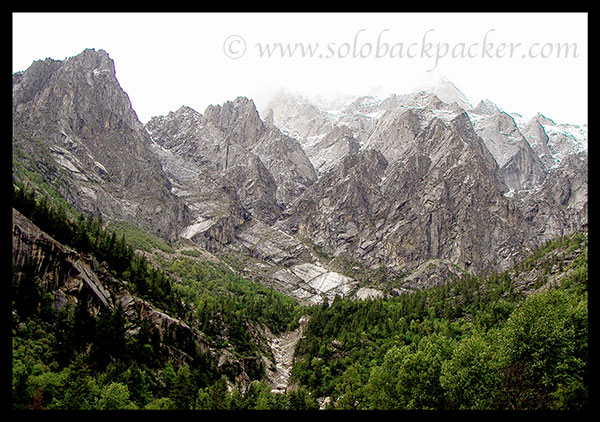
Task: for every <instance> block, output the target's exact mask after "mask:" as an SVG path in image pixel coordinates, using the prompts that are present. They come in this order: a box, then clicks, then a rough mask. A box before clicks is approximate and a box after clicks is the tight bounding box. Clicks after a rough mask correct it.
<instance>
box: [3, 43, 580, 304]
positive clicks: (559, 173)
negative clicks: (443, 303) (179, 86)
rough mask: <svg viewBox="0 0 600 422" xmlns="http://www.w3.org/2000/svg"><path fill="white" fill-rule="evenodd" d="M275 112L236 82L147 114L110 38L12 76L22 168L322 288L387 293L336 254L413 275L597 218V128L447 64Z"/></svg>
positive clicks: (23, 175)
mask: <svg viewBox="0 0 600 422" xmlns="http://www.w3.org/2000/svg"><path fill="white" fill-rule="evenodd" d="M262 115H263V116H265V117H264V119H261V115H260V114H259V112H258V111H257V109H256V107H255V105H254V103H253V101H252V100H250V99H248V98H244V97H238V98H236V99H235V100H232V101H227V102H225V103H224V104H221V105H211V106H209V107H207V109H206V110H205V111H204V113H203V114H201V113H199V112H197V111H195V110H193V109H191V108H189V107H181V108H179V109H178V110H176V111H173V112H171V113H169V114H167V115H166V116H158V117H154V118H152V119H151V120H150V121H149V122H148V123H147V124H146V125H142V124H141V123H140V122H139V121H138V119H137V117H136V115H135V112H134V111H133V110H132V109H131V104H130V102H129V99H128V98H127V95H126V94H125V93H124V92H123V91H122V90H121V88H120V86H119V85H118V82H117V80H116V77H115V68H114V64H113V62H112V60H110V58H109V57H108V55H107V54H106V53H105V52H103V51H94V50H86V51H84V52H83V53H81V54H80V55H78V56H76V57H73V58H70V59H68V60H65V61H62V62H59V61H54V60H50V59H47V60H45V61H39V62H35V63H34V64H33V65H32V66H31V68H29V69H28V70H27V71H25V72H21V73H17V74H15V75H13V147H14V148H13V163H15V167H14V168H15V172H14V174H15V178H16V179H21V180H29V181H38V180H41V181H42V185H41V186H42V187H41V188H42V189H45V188H46V187H48V186H51V187H52V188H53V189H55V190H56V191H57V192H58V193H59V194H60V195H62V196H63V197H64V198H65V199H66V200H67V201H68V202H69V203H71V204H72V205H74V206H75V207H76V208H78V209H81V210H86V211H91V212H94V213H102V214H103V215H105V216H107V217H109V218H115V219H125V220H129V221H132V222H134V223H136V224H138V225H140V226H141V227H142V228H144V229H147V230H149V231H151V232H152V233H154V234H158V235H159V236H160V237H163V238H165V239H168V240H176V239H181V238H184V239H189V240H191V241H193V242H195V243H197V244H199V245H201V246H203V247H206V248H207V249H210V250H211V251H212V252H215V253H220V252H222V253H232V254H237V256H240V257H243V261H244V266H245V268H244V270H245V271H247V272H249V273H250V275H252V276H258V277H260V279H261V280H263V282H265V283H266V284H268V285H270V286H272V287H274V288H276V289H278V290H280V291H282V292H284V293H285V294H288V295H290V296H292V297H295V298H296V299H298V300H300V301H303V302H308V303H320V302H321V301H323V300H325V299H328V300H329V299H332V298H333V297H335V295H342V296H349V297H356V298H366V297H373V296H375V297H377V296H379V295H381V292H380V291H374V290H373V289H372V288H371V287H372V286H365V285H361V286H359V285H358V283H357V282H356V281H355V280H353V279H352V278H349V277H347V276H346V275H344V274H340V273H338V272H336V271H334V270H332V268H330V267H329V265H330V263H331V262H330V261H331V259H332V258H333V257H336V256H338V255H344V256H347V257H350V258H353V259H356V260H358V261H360V262H361V263H362V264H364V265H366V266H368V267H377V266H381V265H383V266H386V267H391V268H392V269H393V270H395V271H396V270H397V271H401V272H404V273H409V272H413V274H412V275H409V276H407V278H406V280H405V290H406V289H408V290H411V289H414V288H424V287H428V286H431V285H435V284H439V283H440V282H441V281H440V280H442V281H443V279H445V278H447V277H449V276H450V275H451V274H453V273H456V271H458V272H460V271H465V270H466V271H473V272H482V271H486V270H497V269H504V268H507V267H509V266H511V265H512V264H514V262H515V261H516V260H518V259H519V258H520V257H523V256H525V255H526V254H527V253H528V252H529V251H530V250H531V249H533V248H535V247H536V246H537V245H539V244H540V243H541V242H543V241H544V240H547V239H550V238H552V237H555V236H559V235H562V234H565V233H568V232H570V231H574V230H581V229H586V228H587V220H588V219H587V196H588V195H587V127H586V126H582V127H579V126H574V125H561V124H556V123H555V122H553V121H552V120H550V119H548V118H546V117H544V116H542V115H537V116H535V117H534V118H532V119H529V120H527V119H524V118H523V117H522V116H519V115H517V114H508V113H506V112H504V111H502V110H501V109H500V108H499V107H498V106H496V105H495V104H494V103H492V102H491V101H487V100H486V101H482V102H481V103H480V104H478V105H477V106H476V107H472V106H471V104H470V103H469V101H468V100H467V99H466V97H465V96H464V95H463V94H462V93H461V92H460V91H459V90H458V89H457V88H456V86H454V85H453V84H452V83H451V82H449V81H447V80H440V81H438V83H437V85H434V86H431V87H428V88H427V89H425V90H423V91H419V92H415V93H411V94H404V95H396V94H394V95H390V96H389V97H387V98H376V97H373V96H363V97H358V98H355V97H349V96H340V97H338V98H335V99H334V100H332V101H325V100H324V99H323V98H308V97H303V96H300V95H295V94H290V93H288V92H280V93H279V94H278V95H277V96H276V97H275V98H274V99H273V100H272V101H271V102H270V103H269V104H268V105H267V107H266V109H265V111H264V112H263V113H262ZM32 175H33V176H32ZM434 267H435V268H434Z"/></svg>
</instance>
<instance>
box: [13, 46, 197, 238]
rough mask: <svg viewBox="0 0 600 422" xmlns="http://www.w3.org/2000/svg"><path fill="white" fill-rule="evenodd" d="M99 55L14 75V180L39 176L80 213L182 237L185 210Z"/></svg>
mask: <svg viewBox="0 0 600 422" xmlns="http://www.w3.org/2000/svg"><path fill="white" fill-rule="evenodd" d="M149 144H150V139H149V137H148V135H147V133H146V131H145V130H144V129H143V127H142V124H141V123H140V122H139V121H138V119H137V116H136V114H135V112H134V111H133V109H132V108H131V103H130V101H129V98H128V97H127V94H125V92H123V90H122V89H121V87H120V86H119V83H118V81H117V79H116V76H115V68H114V63H113V61H112V60H111V59H110V58H109V56H108V54H107V53H106V52H104V51H102V50H98V51H94V50H85V51H84V52H82V53H81V54H79V55H77V56H74V57H71V58H69V59H67V60H64V61H54V60H51V59H46V60H44V61H37V62H34V63H33V64H32V66H31V67H30V68H29V69H27V70H26V71H25V72H21V73H17V74H15V75H13V162H14V163H15V165H14V167H15V176H16V177H17V178H20V179H25V180H26V179H28V178H29V177H28V176H31V175H32V174H33V175H34V177H35V178H37V179H42V180H43V181H44V182H45V183H47V184H49V185H51V186H52V187H53V188H54V189H56V190H57V191H58V192H59V194H60V195H62V196H63V197H64V198H66V199H67V201H68V202H69V203H71V204H73V205H74V206H75V207H76V208H79V209H81V210H86V211H89V212H93V213H101V214H104V215H105V216H107V217H110V218H115V219H122V220H128V221H131V222H135V224H138V225H139V226H141V227H142V228H145V229H147V230H149V231H151V232H153V233H155V234H157V235H159V236H161V237H164V238H167V239H171V240H174V239H176V238H177V235H178V230H179V229H180V224H181V222H182V221H185V220H186V218H187V215H186V214H187V213H186V210H185V205H184V204H183V203H182V202H181V201H179V200H178V199H177V197H176V196H175V195H173V194H172V192H171V185H170V183H169V180H168V179H167V178H166V177H165V175H164V173H163V171H162V169H161V166H160V163H159V162H158V160H157V159H156V157H155V156H154V154H152V152H151V151H150V149H149Z"/></svg>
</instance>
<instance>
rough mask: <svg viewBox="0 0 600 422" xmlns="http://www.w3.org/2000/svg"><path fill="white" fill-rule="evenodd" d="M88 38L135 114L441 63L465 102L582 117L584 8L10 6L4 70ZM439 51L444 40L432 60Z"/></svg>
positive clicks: (572, 119) (560, 118)
mask: <svg viewBox="0 0 600 422" xmlns="http://www.w3.org/2000/svg"><path fill="white" fill-rule="evenodd" d="M231 35H235V36H237V37H238V38H229V37H230V36H231ZM240 37H241V38H240ZM241 39H243V41H244V43H245V50H242V46H243V44H242V42H241ZM226 40H227V41H229V42H231V43H230V44H225V42H226ZM267 43H270V45H273V44H274V43H283V44H287V43H289V44H290V46H293V45H294V44H296V43H301V44H302V45H303V46H304V48H308V46H309V45H312V46H316V45H317V43H318V50H315V53H314V54H313V57H312V58H311V57H308V56H307V55H305V57H302V56H301V50H300V49H299V48H300V47H297V50H296V53H295V56H294V57H293V58H290V57H289V55H288V56H287V57H285V58H281V56H280V55H277V56H273V57H271V58H268V57H265V56H263V57H261V56H260V48H259V47H260V46H264V45H266V44H267ZM259 44H260V46H259ZM502 44H504V46H502ZM557 44H561V45H563V46H564V45H569V46H570V47H569V48H570V49H569V50H565V48H564V47H563V49H562V50H558V48H559V47H557ZM411 45H412V47H410V46H411ZM378 46H379V49H378V48H377V47H378ZM386 46H387V52H386V51H385V50H386ZM409 47H410V48H409ZM511 47H512V55H511V54H510V52H511ZM85 48H95V49H103V50H105V51H106V52H107V53H108V54H109V55H110V57H111V58H112V59H113V60H114V62H115V68H116V74H117V79H118V80H119V83H120V84H121V87H122V88H123V89H124V90H125V92H127V94H128V95H129V98H130V99H131V102H132V104H133V108H134V109H135V111H136V112H137V114H138V116H139V118H140V120H141V121H142V122H146V121H147V120H148V119H149V118H150V117H152V116H156V115H163V114H167V113H168V112H169V111H174V110H176V109H178V108H179V107H180V106H182V105H187V106H190V107H192V108H194V109H195V110H197V111H199V112H201V113H203V112H204V110H205V108H206V106H208V105H209V104H222V103H223V102H225V101H227V100H232V99H235V98H236V97H237V96H240V95H243V96H247V97H249V98H252V99H253V100H254V101H255V103H256V104H257V106H258V107H259V109H260V108H261V106H263V105H264V103H265V101H266V99H267V98H268V97H269V95H271V94H272V93H273V92H275V91H276V90H277V89H279V88H280V87H282V86H283V87H286V88H288V89H290V90H294V91H302V92H306V93H309V94H317V93H327V92H334V91H341V92H347V93H351V94H357V95H360V94H366V93H369V92H371V91H373V90H374V89H376V88H379V89H380V90H381V91H383V92H385V93H390V92H394V93H397V94H403V93H407V92H411V91H412V90H413V89H414V88H415V86H417V85H418V84H419V83H421V82H422V81H423V80H424V79H427V78H429V77H431V76H432V75H434V74H438V73H439V74H442V75H444V76H445V77H446V78H448V79H449V80H451V81H452V82H453V83H454V84H455V85H456V86H457V87H458V88H459V89H460V90H461V91H462V92H463V93H464V94H465V95H466V96H467V98H468V99H469V100H470V102H471V103H472V104H473V105H476V104H477V103H478V102H479V100H481V99H486V98H487V99H489V100H491V101H493V102H495V103H496V104H497V105H498V106H499V107H500V108H502V109H503V110H505V111H507V112H519V113H521V114H523V115H524V116H525V117H530V116H532V115H534V114H535V113H537V112H540V113H542V114H544V115H545V116H547V117H549V118H551V119H553V120H554V121H556V122H557V123H577V124H581V123H587V102H588V85H587V83H588V73H587V72H588V70H587V69H588V16H587V14H560V13H552V14H533V13H525V14H474V13H470V14H459V13H456V14H455V13H451V14H415V13H409V14H389V13H387V14H374V13H368V14H362V13H349V14H335V13H325V14H279V13H277V14H275V13H267V14H259V13H251V14H217V13H206V14H204V13H195V14H177V13H166V14H163V13H142V14H136V13H122V14H118V13H106V14H104V13H103V14H97V13H96V14H94V13H90V14H79V13H66V14H63V13H42V14H33V13H16V14H13V72H16V71H20V70H25V69H26V68H27V67H29V66H30V65H31V63H32V62H33V61H34V60H40V59H44V58H46V57H51V58H53V59H57V60H62V59H65V58H67V57H71V56H74V55H77V54H79V53H80V52H81V51H83V50H84V49H85ZM263 48H264V47H263ZM400 48H402V49H403V50H402V56H401V57H398V56H399V55H400ZM486 48H487V50H485V51H483V50H484V49H486ZM530 48H532V50H531V52H533V53H535V54H536V56H537V57H531V56H530V55H529V52H530ZM436 49H439V50H436ZM277 51H278V52H279V51H280V50H277ZM436 51H439V53H440V54H442V53H444V51H446V54H445V55H444V56H443V57H442V58H441V59H440V60H439V61H438V62H437V64H436V59H435V56H436ZM226 53H230V54H233V55H236V54H238V55H239V54H241V53H244V54H243V55H242V56H241V57H238V58H230V57H228V56H227V55H226ZM540 53H542V54H544V55H546V56H548V57H544V58H540V57H539V54H540ZM575 53H576V57H574V54H575ZM277 54H279V53H277ZM307 54H308V53H307ZM469 54H471V56H472V57H468V55H469ZM561 54H562V55H561ZM409 55H410V57H409ZM453 55H454V57H453ZM500 55H502V57H500ZM557 55H558V56H559V57H558V58H557V57H556V56H557ZM329 56H333V57H329ZM361 56H362V57H361ZM377 56H380V57H377ZM490 56H491V57H490ZM565 56H566V57H565Z"/></svg>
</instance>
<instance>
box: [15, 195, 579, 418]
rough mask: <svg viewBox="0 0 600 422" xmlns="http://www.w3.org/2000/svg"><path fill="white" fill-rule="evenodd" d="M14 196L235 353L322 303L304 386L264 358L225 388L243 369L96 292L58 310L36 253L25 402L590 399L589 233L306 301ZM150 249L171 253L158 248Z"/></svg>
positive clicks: (22, 327)
mask: <svg viewBox="0 0 600 422" xmlns="http://www.w3.org/2000/svg"><path fill="white" fill-rule="evenodd" d="M13 206H14V207H15V208H16V209H18V210H19V211H20V212H22V213H23V214H24V215H25V216H27V217H28V218H30V219H31V220H32V221H33V222H34V223H35V224H36V225H37V226H38V227H40V228H41V229H42V230H44V231H45V232H47V233H48V234H50V235H51V236H53V237H54V238H55V239H56V240H58V241H59V242H61V243H63V244H65V245H68V246H70V247H72V248H73V249H75V250H77V251H79V252H82V253H86V254H91V255H93V256H94V257H95V258H96V260H97V261H98V262H102V263H103V264H102V265H103V266H105V267H106V269H107V270H108V271H110V273H111V274H113V276H114V277H115V279H118V280H121V281H125V282H127V283H128V286H129V288H130V289H131V290H132V292H133V293H135V294H136V295H138V296H140V297H142V298H144V299H146V300H148V301H149V302H150V303H152V304H153V305H154V306H157V307H159V308H160V309H163V310H165V311H166V312H168V313H170V314H171V315H175V316H177V317H179V318H181V319H182V320H183V321H185V322H186V323H187V324H188V325H190V326H191V327H194V328H195V329H197V330H198V331H200V332H202V333H203V334H204V335H205V336H206V338H207V340H208V342H209V344H210V345H211V348H213V349H215V350H218V349H222V348H226V349H227V350H228V351H229V353H231V354H232V356H235V357H236V358H237V359H238V360H239V361H243V360H244V359H251V358H260V356H261V355H263V354H266V355H268V354H269V351H268V350H267V348H266V347H265V344H264V341H262V340H261V339H260V336H258V335H257V330H256V327H258V326H259V325H260V326H266V327H268V328H269V329H270V330H271V331H272V332H274V333H277V332H282V331H286V330H289V329H292V328H294V327H295V326H296V325H295V324H297V321H298V319H299V317H300V316H301V315H303V314H306V313H308V314H310V321H309V323H308V325H307V327H306V329H305V331H304V338H303V339H302V340H301V341H300V342H299V344H298V346H297V350H296V363H295V366H294V368H293V381H294V383H295V384H296V385H297V386H298V388H297V389H296V390H295V391H289V392H287V393H286V394H274V393H271V391H270V387H269V386H268V385H267V384H266V383H265V382H264V380H262V376H263V374H264V368H263V367H261V366H256V367H255V368H254V370H253V371H251V372H249V375H250V377H251V378H252V379H253V380H254V381H253V382H252V383H250V384H249V386H248V388H247V389H246V390H243V391H238V390H237V389H234V390H233V391H232V392H229V390H228V386H230V385H231V383H232V381H233V379H234V377H235V375H236V370H235V368H233V367H230V366H228V365H227V364H225V365H221V366H218V365H217V362H216V361H215V358H214V357H213V356H211V355H210V354H209V353H205V354H203V353H200V352H199V351H198V350H196V351H195V352H194V351H192V352H190V355H189V356H188V359H187V361H185V362H183V361H181V360H176V359H172V355H171V354H170V353H169V352H168V350H169V345H168V344H161V342H160V340H159V339H158V338H157V335H156V333H155V332H154V331H152V330H151V329H150V327H149V325H148V324H149V323H148V322H147V321H146V322H144V321H141V320H136V319H135V318H131V317H128V316H127V315H125V313H124V311H123V310H122V309H120V308H118V307H117V308H115V309H113V310H108V309H102V310H101V312H99V313H98V314H93V313H91V312H90V310H89V306H88V305H89V301H90V300H91V298H90V297H88V296H85V295H84V296H80V297H78V302H77V306H65V307H63V308H61V309H60V310H59V311H56V310H55V309H54V297H53V294H52V293H51V292H48V291H45V290H44V287H43V284H41V283H40V282H39V281H40V280H39V275H38V273H37V266H36V262H35V260H34V259H31V260H30V261H27V262H25V264H24V265H23V267H22V268H20V269H19V282H18V283H15V279H13V284H12V291H11V297H12V320H13V324H12V398H13V400H12V408H13V409H315V408H318V402H317V399H316V398H317V397H330V398H331V400H330V402H329V407H330V408H334V409H531V408H536V409H538V408H539V409H581V408H587V407H588V400H589V398H588V390H589V377H588V348H587V341H588V307H587V303H588V301H587V297H588V293H587V279H588V273H587V236H585V235H583V234H575V235H572V236H566V237H563V238H560V239H557V240H555V241H553V242H548V243H547V244H545V245H543V246H542V247H541V248H540V249H539V250H537V251H536V252H535V253H534V254H532V255H531V256H530V257H529V258H528V259H527V260H525V261H523V262H521V263H520V264H518V265H517V266H516V267H515V268H514V269H513V270H512V271H507V272H504V273H491V274H487V275H484V276H480V277H477V276H474V275H469V274H465V275H464V276H463V277H461V278H459V279H456V280H452V281H450V282H448V283H447V284H445V285H443V286H439V287H436V288H432V289H430V290H426V291H416V292H414V293H411V294H404V295H401V296H397V297H393V298H388V299H375V300H367V301H350V300H345V299H340V298H336V299H335V300H334V301H333V302H332V303H331V304H328V303H325V304H323V305H320V306H314V307H309V308H307V307H300V306H298V305H297V304H296V303H295V302H294V301H293V300H292V299H290V298H288V297H286V296H284V295H281V294H279V293H276V292H274V291H272V290H270V289H268V288H266V287H264V286H262V285H260V284H259V283H257V282H255V281H252V280H247V279H245V278H243V277H240V276H239V275H237V274H236V273H235V272H233V271H232V270H230V269H229V268H228V267H227V266H225V265H224V264H222V263H218V262H208V261H204V260H202V259H200V258H199V256H198V255H199V254H197V253H194V250H193V249H190V250H186V251H184V252H183V253H175V250H174V248H172V246H171V245H167V244H164V245H162V246H163V247H161V245H160V243H157V241H156V240H154V239H152V238H151V236H150V235H147V234H144V233H141V232H140V231H138V230H137V229H134V228H132V227H130V226H129V225H123V224H120V225H119V224H118V225H114V224H113V225H111V224H108V225H105V224H104V223H103V222H102V220H101V219H100V218H98V217H94V216H83V215H81V216H75V217H73V215H74V214H73V213H72V212H69V213H67V212H65V210H64V208H61V207H59V206H54V205H52V204H51V203H49V202H48V200H47V199H44V197H38V196H36V195H35V194H34V193H33V192H32V191H29V190H27V189H26V188H24V187H23V186H21V187H20V188H19V189H16V190H15V193H14V196H13ZM132 233H133V234H132ZM129 235H131V236H134V241H133V242H134V243H135V244H136V247H134V246H133V245H132V244H131V243H130V240H129V237H128V236H129ZM136 242H137V243H136ZM137 248H141V249H143V250H146V252H147V253H146V254H145V255H143V254H139V253H138V252H136V249H137ZM152 248H159V249H160V250H161V253H157V254H155V255H154V257H153V258H152V259H150V258H147V257H146V256H152V254H151V253H148V252H150V251H152V250H153V249H152ZM32 258H33V257H32ZM339 265H340V267H344V268H346V269H347V270H348V271H355V272H356V274H355V275H357V278H359V279H360V281H361V283H362V284H364V285H368V283H369V279H370V278H375V279H377V280H375V282H380V281H381V280H384V281H385V282H386V283H387V282H389V279H388V278H387V275H385V274H383V275H381V277H379V276H378V275H377V273H376V272H369V271H367V270H363V269H361V268H360V267H359V266H357V265H356V263H354V262H352V261H349V260H341V261H339ZM378 277H379V278H378ZM379 279H381V280H379ZM132 328H134V329H132ZM257 361H260V359H258V360H257Z"/></svg>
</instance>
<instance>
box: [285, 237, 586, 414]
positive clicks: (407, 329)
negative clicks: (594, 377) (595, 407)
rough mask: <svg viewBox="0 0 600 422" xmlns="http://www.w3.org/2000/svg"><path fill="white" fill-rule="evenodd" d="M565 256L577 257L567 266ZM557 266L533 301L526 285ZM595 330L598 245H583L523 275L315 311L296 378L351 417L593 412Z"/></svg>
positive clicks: (571, 240) (570, 241)
mask: <svg viewBox="0 0 600 422" xmlns="http://www.w3.org/2000/svg"><path fill="white" fill-rule="evenodd" d="M558 250H561V251H565V252H566V253H567V254H568V253H571V252H574V251H577V253H576V254H574V256H575V258H574V259H570V260H564V261H560V263H559V261H557V259H556V256H557V254H555V253H553V251H558ZM555 265H556V266H561V265H562V268H561V270H560V272H558V273H557V274H562V275H563V276H562V277H561V278H560V281H557V283H556V285H555V286H554V288H549V289H546V290H541V291H538V292H535V293H532V292H528V293H530V294H529V296H527V297H526V296H525V294H524V293H525V292H526V290H524V289H522V288H520V287H519V285H518V284H517V283H516V282H515V279H516V278H518V276H519V274H520V273H521V272H522V271H526V270H532V269H535V268H546V267H548V268H552V267H554V266H555ZM548 273H550V271H549V272H548ZM543 278H544V277H543ZM544 279H545V280H549V278H548V277H545V278H544ZM537 287H539V286H537ZM587 324H588V313H587V238H586V237H585V236H583V235H581V234H576V235H574V236H570V237H565V238H561V239H559V240H557V241H554V242H549V243H548V244H546V245H544V246H543V247H542V248H540V250H539V251H537V252H536V253H535V254H534V255H532V257H530V258H529V259H528V260H526V261H524V262H523V263H522V265H520V266H518V267H517V269H516V270H515V271H513V272H505V273H501V274H497V273H494V274H489V275H486V276H483V277H475V276H464V277H462V278H460V279H458V280H456V281H452V282H449V283H447V284H446V285H444V286H440V287H436V288H433V289H430V290H427V291H419V292H415V293H412V294H406V295H402V296H399V297H396V298H393V299H387V300H382V299H379V300H370V301H364V302H351V301H347V300H337V299H336V300H335V301H334V302H333V303H332V304H331V306H321V307H318V308H316V309H315V310H314V312H313V313H312V316H311V320H310V323H309V325H308V326H307V329H306V336H305V338H304V339H303V340H301V342H300V344H299V346H298V348H297V354H298V355H299V357H300V359H299V360H298V362H297V364H296V365H295V368H294V377H295V378H296V379H297V380H298V381H299V382H300V384H301V385H305V386H306V387H307V388H308V389H309V392H312V393H313V394H315V395H317V396H331V397H332V398H333V401H332V407H334V408H340V409H354V408H359V409H554V408H556V409H580V408H586V407H587V405H588V396H587V394H588V383H589V379H588V374H587V370H588V355H587V353H588V349H587V341H588V337H587V334H588V325H587Z"/></svg>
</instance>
